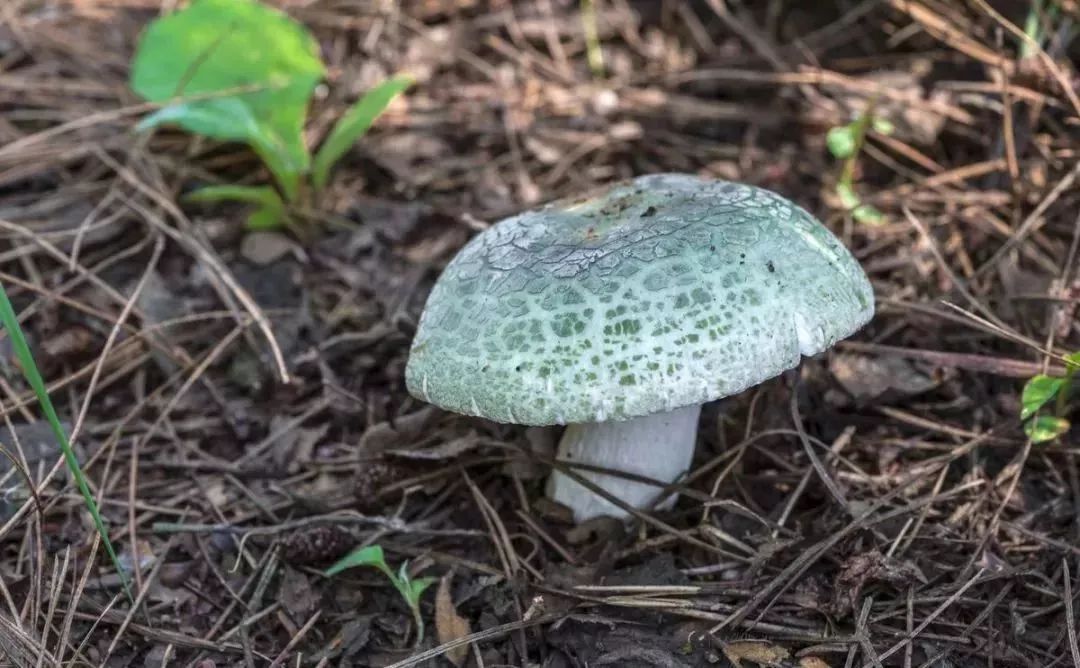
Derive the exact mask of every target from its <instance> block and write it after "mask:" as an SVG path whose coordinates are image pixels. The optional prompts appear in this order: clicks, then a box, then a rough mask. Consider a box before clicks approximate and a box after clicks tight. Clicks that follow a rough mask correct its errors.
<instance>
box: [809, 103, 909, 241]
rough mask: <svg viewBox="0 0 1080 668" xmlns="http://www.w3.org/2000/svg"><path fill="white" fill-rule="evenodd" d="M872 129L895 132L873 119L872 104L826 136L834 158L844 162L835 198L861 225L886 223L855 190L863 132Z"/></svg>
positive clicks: (887, 125)
mask: <svg viewBox="0 0 1080 668" xmlns="http://www.w3.org/2000/svg"><path fill="white" fill-rule="evenodd" d="M871 128H873V130H874V131H875V132H878V133H880V134H883V135H889V134H892V133H893V131H894V130H895V128H894V127H893V124H892V123H891V122H890V121H889V120H887V119H884V118H877V117H875V116H874V114H873V104H871V105H870V106H869V108H867V110H866V111H864V112H863V113H861V114H859V116H858V117H857V118H856V119H855V120H853V121H852V122H850V123H848V124H846V125H839V126H837V127H834V128H832V129H830V130H829V133H828V134H827V135H826V136H825V144H826V146H828V147H829V152H830V153H832V154H833V156H834V157H836V158H837V159H840V160H843V161H844V166H843V167H842V169H841V172H840V179H839V181H837V183H836V196H837V197H838V198H840V204H841V206H843V207H844V209H845V210H847V211H850V212H851V215H852V216H854V218H855V220H857V221H859V222H860V223H867V224H870V225H878V224H880V223H883V222H884V221H885V216H884V214H882V213H881V212H880V211H878V210H877V209H876V208H874V207H873V206H872V205H870V204H864V203H863V201H862V199H861V198H860V197H859V194H858V193H857V192H856V191H855V167H856V166H857V165H858V160H859V153H860V152H861V151H862V147H863V144H864V143H865V141H866V133H867V131H868V130H870V129H871Z"/></svg>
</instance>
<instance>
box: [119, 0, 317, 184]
mask: <svg viewBox="0 0 1080 668" xmlns="http://www.w3.org/2000/svg"><path fill="white" fill-rule="evenodd" d="M324 74H325V69H324V66H323V63H322V61H321V60H320V59H319V56H318V48H317V44H316V42H315V39H314V38H313V37H312V36H311V34H310V33H309V32H308V31H307V30H306V29H305V28H304V27H303V26H302V25H300V24H299V23H297V22H295V21H293V20H292V19H290V18H289V17H288V16H286V15H285V14H283V13H282V12H279V11H277V10H275V9H271V8H269V7H267V6H264V5H262V4H260V3H258V2H256V1H255V0H195V1H194V2H192V3H191V5H190V6H188V7H187V8H186V9H183V10H180V11H178V12H175V13H173V14H170V15H168V16H165V17H163V18H160V19H158V20H156V21H154V22H153V23H151V24H150V26H149V27H148V28H147V29H146V31H145V33H144V34H143V36H142V38H141V39H140V40H139V46H138V49H137V51H136V54H135V58H134V61H133V63H132V71H131V87H132V89H134V91H135V92H136V93H138V94H139V95H140V96H142V97H143V98H145V99H146V100H149V101H151V102H159V103H162V104H165V106H164V107H163V108H162V109H161V110H159V111H157V112H155V113H153V114H151V115H150V116H148V117H147V118H145V119H143V121H142V122H141V123H140V124H139V126H140V128H148V127H155V126H158V125H163V124H171V125H177V126H180V127H182V128H184V129H186V130H188V131H189V132H194V133H197V134H202V135H205V136H207V137H211V138H214V139H221V140H226V141H242V142H246V143H248V144H249V145H250V146H251V147H252V148H253V149H254V150H255V151H256V153H258V154H259V156H260V157H261V158H262V159H263V160H264V161H265V162H266V165H267V167H268V168H269V169H270V170H271V171H272V172H273V173H274V176H275V178H277V180H278V183H279V184H280V185H281V187H282V190H283V191H284V193H285V196H286V197H287V198H289V199H292V198H294V197H295V196H296V194H297V192H298V189H299V180H300V176H301V175H302V174H304V173H305V172H306V171H307V169H308V167H309V166H310V162H311V157H310V154H309V153H308V150H307V146H306V145H305V144H304V137H303V128H304V120H305V117H306V115H307V106H308V102H309V100H310V98H311V95H312V93H313V91H314V90H315V86H316V85H317V84H318V83H319V81H320V80H321V79H322V77H323V76H324Z"/></svg>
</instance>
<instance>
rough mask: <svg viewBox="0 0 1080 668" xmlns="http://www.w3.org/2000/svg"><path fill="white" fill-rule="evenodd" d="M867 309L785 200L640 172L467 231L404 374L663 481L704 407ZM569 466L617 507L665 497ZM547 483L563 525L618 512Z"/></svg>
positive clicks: (830, 249) (676, 468)
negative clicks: (565, 510)
mask: <svg viewBox="0 0 1080 668" xmlns="http://www.w3.org/2000/svg"><path fill="white" fill-rule="evenodd" d="M873 313H874V296H873V291H872V289H871V286H870V282H869V280H868V279H867V277H866V275H865V274H864V273H863V271H862V269H861V268H860V266H859V264H858V262H857V261H856V260H855V259H854V257H852V255H851V254H850V253H849V252H848V251H847V249H845V248H844V246H843V245H842V244H841V243H840V241H839V240H838V239H837V238H836V237H835V236H833V235H832V233H830V232H829V231H828V229H826V228H825V227H824V226H823V225H822V224H821V223H819V222H818V221H816V220H815V219H814V218H813V217H812V216H811V215H810V214H808V213H807V212H806V211H804V210H803V209H801V208H799V207H798V206H797V205H795V204H794V203H792V202H790V201H788V200H787V199H784V198H783V197H780V196H779V195H777V194H775V193H773V192H770V191H768V190H765V189H762V188H757V187H753V186H748V185H742V184H737V183H731V182H726V181H718V180H711V179H705V178H700V177H697V176H692V175H687V174H654V175H649V176H642V177H638V178H635V179H632V180H629V181H623V182H620V183H617V184H615V185H613V186H609V187H607V188H604V189H602V190H599V191H597V192H594V193H592V194H590V195H589V196H586V197H581V198H577V199H571V200H562V201H558V202H554V203H552V204H549V205H547V206H545V207H543V208H540V209H537V210H533V211H527V212H525V213H521V214H518V215H516V216H513V217H510V218H507V219H505V220H503V221H501V222H499V223H497V224H495V225H493V226H492V227H491V228H489V229H487V230H486V231H484V232H483V233H482V234H479V235H478V236H476V237H475V238H473V239H472V240H471V241H470V242H469V243H468V244H466V245H465V246H464V247H463V248H462V249H461V251H460V252H459V253H458V254H457V256H456V257H454V258H453V260H451V262H450V263H449V264H448V265H447V267H446V269H445V271H444V272H443V274H442V275H441V276H440V277H439V279H438V280H437V281H436V283H435V286H434V287H433V289H432V291H431V294H430V296H429V297H428V300H427V304H426V306H425V310H424V312H423V314H422V315H421V317H420V322H419V325H418V327H417V332H416V336H415V339H414V341H413V344H412V349H411V351H410V355H409V361H408V364H407V367H406V372H405V374H406V383H407V386H408V389H409V391H410V392H411V393H412V394H413V395H414V396H416V397H417V398H419V399H422V400H424V401H427V402H429V403H432V404H435V405H437V406H440V407H442V408H444V409H447V410H450V411H455V412H457V413H462V414H466V415H475V416H480V417H483V418H486V419H489V420H493V421H496V422H503V423H512V424H520V425H567V427H566V429H565V431H564V433H563V436H562V439H561V441H560V443H559V449H558V458H559V459H560V460H563V461H565V462H569V463H574V462H578V463H582V464H590V465H592V466H593V467H600V468H603V469H606V470H614V471H622V472H625V473H630V474H636V475H637V476H643V477H645V478H648V479H651V480H653V481H656V482H659V483H663V484H668V483H671V482H674V481H676V480H677V479H678V478H679V477H680V476H682V475H683V474H685V473H686V471H687V470H688V469H689V467H690V465H691V459H692V457H693V453H694V446H695V442H696V435H697V425H698V416H699V414H700V411H701V405H702V404H703V403H705V402H708V401H712V400H714V399H718V398H721V397H726V396H729V395H733V394H736V393H738V392H740V391H742V390H745V389H746V388H749V387H752V386H754V385H757V384H759V383H761V382H763V381H765V380H766V379H769V378H772V377H774V376H777V375H779V374H781V373H782V372H784V371H785V370H787V369H791V368H793V367H795V366H797V365H798V363H799V362H800V360H801V358H802V357H803V356H807V357H808V356H811V355H816V354H818V353H820V352H822V351H824V350H825V349H827V348H829V347H830V346H832V345H833V344H834V343H835V342H836V341H838V340H839V339H842V338H844V337H846V336H849V335H851V334H852V333H854V332H855V331H856V330H858V329H859V328H860V327H862V326H863V325H864V324H866V323H867V322H868V321H869V320H870V318H871V317H872V316H873ZM578 475H581V476H582V477H584V478H586V479H588V480H589V481H591V482H592V483H593V484H595V485H597V486H599V487H600V488H602V489H603V490H605V491H606V492H608V493H609V494H610V495H612V496H613V497H615V498H618V499H619V500H621V501H622V502H623V503H625V504H626V505H627V506H630V507H634V508H648V507H650V506H653V504H656V505H658V506H661V507H663V506H669V505H670V504H671V503H673V502H674V499H675V496H674V495H670V496H668V497H667V498H666V499H659V498H658V497H659V496H660V494H661V491H662V490H661V489H660V488H659V487H657V486H656V485H655V484H648V483H646V482H642V481H640V480H630V479H627V478H626V477H619V476H614V475H607V474H603V473H598V472H591V471H579V472H578ZM547 493H548V495H549V497H551V498H552V499H553V500H555V501H557V502H559V503H561V504H563V505H565V506H568V507H569V508H570V509H571V510H572V511H573V515H574V518H575V519H576V520H577V521H584V520H586V519H589V518H593V517H597V516H600V515H611V516H615V517H625V515H626V513H625V511H624V510H623V509H621V508H620V507H619V506H617V505H616V504H614V503H611V502H610V501H608V500H607V499H605V498H603V497H601V496H600V495H598V494H596V493H594V492H592V491H590V490H588V489H587V488H586V487H584V486H582V485H581V484H579V483H578V482H576V481H575V480H574V479H573V478H572V477H570V476H568V475H566V474H565V473H562V472H560V471H554V472H553V473H552V474H551V476H550V478H549V480H548V487H547Z"/></svg>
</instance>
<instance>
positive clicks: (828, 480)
mask: <svg viewBox="0 0 1080 668" xmlns="http://www.w3.org/2000/svg"><path fill="white" fill-rule="evenodd" d="M797 390H798V385H796V386H795V387H794V388H792V390H791V420H792V422H793V423H794V424H795V431H797V432H799V440H800V441H802V445H803V449H804V450H805V451H806V456H807V457H809V458H810V463H811V464H812V465H813V467H814V470H815V471H817V474H818V477H819V478H821V482H823V483H824V484H825V487H826V488H827V489H828V490H829V493H830V494H832V496H833V499H835V500H836V502H837V503H839V504H840V505H841V506H842V507H843V508H844V512H845V513H847V514H848V515H851V506H850V505H848V501H847V499H846V498H845V497H844V491H843V490H842V489H840V485H839V484H837V482H836V479H835V478H833V476H832V474H831V473H829V469H827V468H825V464H824V463H823V462H822V461H821V458H820V457H818V455H817V453H816V452H814V447H813V446H812V445H810V439H808V438H807V437H806V429H805V428H803V424H802V417H801V416H800V415H799V393H798V391H797Z"/></svg>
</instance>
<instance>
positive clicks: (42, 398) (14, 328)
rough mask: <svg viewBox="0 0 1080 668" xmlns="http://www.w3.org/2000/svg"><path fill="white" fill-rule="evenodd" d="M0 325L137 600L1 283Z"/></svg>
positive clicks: (107, 548)
mask: <svg viewBox="0 0 1080 668" xmlns="http://www.w3.org/2000/svg"><path fill="white" fill-rule="evenodd" d="M0 324H2V325H3V327H4V329H5V330H7V333H8V336H10V337H11V346H12V348H13V349H14V350H15V356H16V357H17V358H18V360H19V366H20V367H22V372H23V376H25V377H26V381H27V382H28V383H30V387H31V389H33V390H34V394H35V395H36V396H37V398H38V402H40V403H41V410H42V412H44V413H45V419H46V420H47V421H48V423H49V426H50V427H52V431H53V434H54V435H55V436H56V440H57V442H58V443H59V444H60V450H61V451H62V452H63V453H64V461H65V462H66V463H67V467H68V470H70V471H71V475H72V477H74V478H75V483H76V485H77V486H78V488H79V493H80V494H82V497H83V501H84V502H85V503H86V509H87V510H89V511H90V516H91V517H92V518H93V520H94V526H95V528H97V532H98V534H99V535H100V536H101V540H102V542H103V543H104V544H105V551H106V552H108V553H109V558H110V559H112V562H113V566H114V567H115V568H116V572H117V574H118V575H119V576H120V582H121V584H123V586H124V593H125V594H127V597H128V600H129V601H134V598H132V595H131V588H130V586H129V584H128V579H127V575H126V574H125V573H124V569H123V568H121V567H120V560H119V559H118V558H117V556H116V551H115V550H114V549H113V545H112V542H111V541H110V540H109V533H108V531H106V529H105V522H104V520H102V519H101V513H100V512H99V511H98V507H97V503H96V502H95V501H94V495H93V494H92V493H91V492H90V486H89V485H87V484H86V477H85V476H84V475H83V472H82V467H81V466H79V459H78V458H77V457H76V456H75V451H74V450H72V448H71V443H70V442H69V441H68V438H67V434H66V433H65V432H64V427H63V426H62V425H61V424H60V418H59V416H57V414H56V409H55V408H54V407H53V403H52V399H51V398H50V397H49V391H48V390H47V389H45V381H44V379H42V377H41V372H40V371H39V370H38V368H37V364H36V363H35V362H34V355H33V353H31V352H30V346H29V345H28V344H27V342H26V337H25V336H23V332H22V328H21V327H20V326H19V319H18V317H17V316H16V315H15V309H14V307H12V305H11V300H10V299H8V296H7V291H6V290H4V286H3V285H2V284H0Z"/></svg>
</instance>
